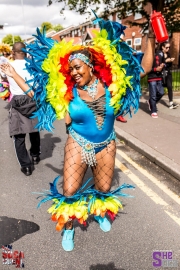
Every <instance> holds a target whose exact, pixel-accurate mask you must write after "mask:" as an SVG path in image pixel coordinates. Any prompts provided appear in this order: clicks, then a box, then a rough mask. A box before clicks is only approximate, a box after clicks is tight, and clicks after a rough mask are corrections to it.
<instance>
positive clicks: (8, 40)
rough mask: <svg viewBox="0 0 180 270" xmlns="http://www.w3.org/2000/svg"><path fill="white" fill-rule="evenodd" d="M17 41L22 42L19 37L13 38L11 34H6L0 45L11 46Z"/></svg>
mask: <svg viewBox="0 0 180 270" xmlns="http://www.w3.org/2000/svg"><path fill="white" fill-rule="evenodd" d="M19 41H22V39H21V37H20V36H13V35H12V34H8V35H6V36H5V37H4V38H3V39H2V43H5V44H9V45H10V46H12V45H13V43H14V42H19Z"/></svg>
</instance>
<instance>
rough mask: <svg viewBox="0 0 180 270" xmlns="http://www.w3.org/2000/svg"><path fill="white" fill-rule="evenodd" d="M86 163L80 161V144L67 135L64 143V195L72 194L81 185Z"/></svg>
mask: <svg viewBox="0 0 180 270" xmlns="http://www.w3.org/2000/svg"><path fill="white" fill-rule="evenodd" d="M86 170H87V165H86V164H85V163H81V146H80V145H79V144H78V143H77V142H76V141H75V140H74V139H73V138H72V137H71V136H69V137H68V139H67V142H66V145H65V155H64V183H63V193H64V195H65V196H71V195H73V194H74V193H75V192H76V191H77V190H78V189H79V188H80V187H81V185H82V181H83V177H84V175H85V173H86Z"/></svg>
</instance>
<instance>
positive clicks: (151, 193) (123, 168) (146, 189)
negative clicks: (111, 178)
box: [115, 158, 180, 226]
mask: <svg viewBox="0 0 180 270" xmlns="http://www.w3.org/2000/svg"><path fill="white" fill-rule="evenodd" d="M115 165H116V166H117V167H118V168H120V170H121V171H122V172H123V173H124V174H126V175H127V177H129V178H130V179H131V180H132V181H133V182H134V183H135V185H137V186H138V188H140V189H141V190H142V191H143V192H144V193H145V194H146V195H148V196H149V197H150V198H151V199H152V200H153V201H154V202H155V203H156V204H159V205H161V206H163V210H164V212H165V213H166V214H168V215H169V217H171V218H172V219H173V220H174V221H175V222H176V223H177V224H178V225H179V226H180V218H179V217H177V216H176V215H175V214H172V213H171V212H174V210H173V208H172V207H171V206H170V205H169V204H168V203H167V202H165V201H164V200H163V199H162V198H161V197H160V196H159V195H158V194H156V193H155V192H154V191H153V190H152V189H151V188H149V187H148V186H146V185H145V184H144V183H143V181H142V180H140V179H139V177H138V176H136V175H135V174H134V173H132V172H131V171H130V170H129V169H128V168H127V167H126V166H125V165H124V164H122V163H121V162H120V161H119V160H118V159H117V158H116V159H115ZM169 211H171V212H169Z"/></svg>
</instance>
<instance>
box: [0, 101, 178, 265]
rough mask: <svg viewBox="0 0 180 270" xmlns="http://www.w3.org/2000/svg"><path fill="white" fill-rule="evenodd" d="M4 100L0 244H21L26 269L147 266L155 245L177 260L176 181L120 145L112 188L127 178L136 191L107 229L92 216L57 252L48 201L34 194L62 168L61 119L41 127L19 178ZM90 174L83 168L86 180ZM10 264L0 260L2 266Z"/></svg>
mask: <svg viewBox="0 0 180 270" xmlns="http://www.w3.org/2000/svg"><path fill="white" fill-rule="evenodd" d="M5 105H6V103H5V102H3V101H1V100H0V136H1V141H0V164H1V168H0V179H1V181H0V190H1V195H0V216H1V219H0V240H1V241H0V242H1V243H0V244H1V245H4V244H10V243H11V244H12V245H13V250H18V251H20V250H22V251H24V254H25V268H26V269H27V270H47V269H50V270H57V269H58V270H82V269H83V270H149V269H153V266H152V261H153V260H152V253H153V251H154V250H169V251H170V250H172V252H173V260H177V261H178V260H179V265H180V259H179V258H180V249H179V239H180V230H179V227H180V213H179V205H180V198H179V196H178V195H179V194H180V187H179V185H178V183H177V182H176V181H175V179H173V178H172V177H171V176H169V175H168V174H167V173H166V172H164V171H163V170H162V169H160V168H158V167H157V166H156V165H154V164H152V163H151V162H149V161H148V160H146V159H145V158H144V157H143V156H142V155H140V154H138V153H136V152H135V151H134V150H132V149H131V148H129V147H127V146H125V145H123V144H119V146H118V151H117V157H116V168H115V174H114V181H113V188H115V187H116V186H118V185H120V184H123V183H129V184H133V185H135V186H136V188H135V190H134V191H133V190H128V193H129V194H131V195H133V196H134V198H123V199H122V200H123V205H124V210H123V211H121V212H120V213H119V217H118V218H117V219H116V220H115V221H114V223H113V226H112V230H111V231H110V232H109V233H103V232H102V231H101V230H100V228H99V227H98V224H97V223H96V222H94V221H93V219H92V218H90V219H89V222H88V228H87V229H83V228H82V227H79V226H77V224H76V225H75V226H76V228H75V231H76V234H75V250H74V251H73V252H70V253H67V252H65V251H63V250H62V248H61V233H59V232H56V231H55V224H54V223H53V222H51V221H50V220H49V218H50V216H49V214H48V213H47V212H46V210H47V208H48V206H49V205H50V203H47V205H46V204H44V205H42V207H41V208H40V209H38V210H37V209H36V206H37V202H38V200H37V199H36V197H37V196H36V195H34V194H32V193H33V192H34V191H37V192H41V191H42V190H43V189H48V188H49V182H51V181H52V180H53V179H54V178H55V177H56V176H57V175H58V174H61V175H62V169H63V149H64V143H65V140H66V134H65V128H64V123H63V121H57V122H56V123H55V127H56V129H55V131H54V133H53V134H50V133H46V132H42V133H41V145H42V155H41V162H40V164H38V165H37V166H35V170H34V172H33V174H32V175H31V176H30V177H25V176H24V175H23V174H22V173H21V172H20V168H19V165H18V163H17V160H16V158H15V154H14V149H13V142H12V140H11V139H10V138H9V137H8V120H7V110H6V109H5V108H4V107H5ZM27 143H28V140H27ZM90 176H91V172H90V171H88V173H87V175H86V179H88V178H89V177H90ZM169 187H171V188H172V189H173V188H174V190H175V191H176V193H177V194H178V195H177V194H176V193H174V192H171V189H170V188H169ZM59 191H62V181H61V180H60V182H59ZM177 261H175V262H177ZM155 262H157V261H155ZM13 268H15V266H9V267H8V266H3V265H1V264H0V269H3V270H6V269H13ZM158 269H164V268H162V267H161V268H158ZM171 269H172V268H171ZM173 269H178V268H173ZM179 269H180V266H179Z"/></svg>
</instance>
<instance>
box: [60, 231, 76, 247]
mask: <svg viewBox="0 0 180 270" xmlns="http://www.w3.org/2000/svg"><path fill="white" fill-rule="evenodd" d="M62 247H63V249H64V250H65V251H72V250H73V249H74V228H72V230H65V229H64V231H63V238H62Z"/></svg>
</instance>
